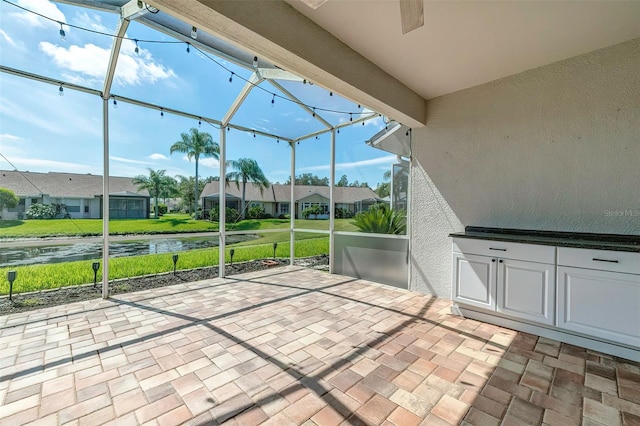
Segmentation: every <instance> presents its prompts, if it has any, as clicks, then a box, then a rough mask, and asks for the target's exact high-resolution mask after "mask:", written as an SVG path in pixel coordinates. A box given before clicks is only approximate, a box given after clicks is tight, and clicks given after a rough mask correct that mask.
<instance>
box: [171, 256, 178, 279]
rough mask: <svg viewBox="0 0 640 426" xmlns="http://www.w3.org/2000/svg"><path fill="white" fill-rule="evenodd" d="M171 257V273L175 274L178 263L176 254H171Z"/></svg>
mask: <svg viewBox="0 0 640 426" xmlns="http://www.w3.org/2000/svg"><path fill="white" fill-rule="evenodd" d="M172 259H173V275H175V274H176V265H177V264H178V255H177V254H174V255H173V256H172Z"/></svg>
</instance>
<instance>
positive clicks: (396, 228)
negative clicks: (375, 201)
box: [354, 204, 407, 234]
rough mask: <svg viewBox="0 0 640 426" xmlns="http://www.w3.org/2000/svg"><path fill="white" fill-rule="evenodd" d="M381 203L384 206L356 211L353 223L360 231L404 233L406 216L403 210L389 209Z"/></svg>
mask: <svg viewBox="0 0 640 426" xmlns="http://www.w3.org/2000/svg"><path fill="white" fill-rule="evenodd" d="M382 205H384V206H385V207H375V208H369V210H367V211H366V212H361V213H358V214H357V215H356V217H355V222H354V224H355V225H356V226H357V227H358V229H359V230H360V231H361V232H370V233H374V234H405V233H406V231H407V218H406V213H405V212H404V210H390V209H389V208H387V207H386V205H385V204H382ZM371 207H374V206H371Z"/></svg>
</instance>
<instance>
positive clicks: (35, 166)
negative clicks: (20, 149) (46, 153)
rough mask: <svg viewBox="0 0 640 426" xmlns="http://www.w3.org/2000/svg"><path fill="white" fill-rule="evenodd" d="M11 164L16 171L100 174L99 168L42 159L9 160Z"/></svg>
mask: <svg viewBox="0 0 640 426" xmlns="http://www.w3.org/2000/svg"><path fill="white" fill-rule="evenodd" d="M11 162H12V163H13V164H15V166H16V167H17V168H18V170H28V171H31V172H36V171H41V172H48V171H56V172H70V173H95V174H100V173H102V169H101V168H100V167H95V166H91V165H88V164H81V163H69V162H66V161H55V160H45V159H42V158H24V157H14V158H12V159H11Z"/></svg>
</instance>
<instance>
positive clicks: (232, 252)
mask: <svg viewBox="0 0 640 426" xmlns="http://www.w3.org/2000/svg"><path fill="white" fill-rule="evenodd" d="M235 252H236V251H235V250H234V249H231V250H229V258H230V259H231V263H229V266H231V267H233V255H234V253H235Z"/></svg>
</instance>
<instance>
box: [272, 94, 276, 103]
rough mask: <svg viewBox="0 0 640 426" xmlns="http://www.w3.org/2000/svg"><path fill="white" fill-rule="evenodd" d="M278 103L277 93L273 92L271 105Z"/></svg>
mask: <svg viewBox="0 0 640 426" xmlns="http://www.w3.org/2000/svg"><path fill="white" fill-rule="evenodd" d="M275 104H276V94H275V93H274V94H273V97H272V98H271V106H274V105H275Z"/></svg>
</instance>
